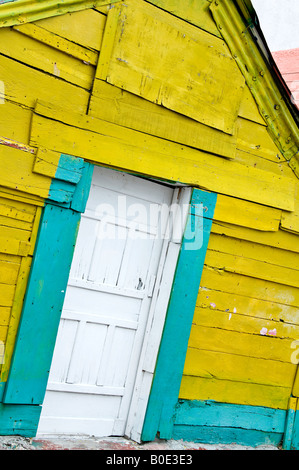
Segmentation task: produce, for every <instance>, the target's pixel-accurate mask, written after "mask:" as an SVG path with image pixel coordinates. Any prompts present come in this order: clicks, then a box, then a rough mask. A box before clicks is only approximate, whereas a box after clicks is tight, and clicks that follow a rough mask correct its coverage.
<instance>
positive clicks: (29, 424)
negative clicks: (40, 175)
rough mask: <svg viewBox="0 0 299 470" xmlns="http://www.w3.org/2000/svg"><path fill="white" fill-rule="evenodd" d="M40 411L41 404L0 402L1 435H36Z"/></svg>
mask: <svg viewBox="0 0 299 470" xmlns="http://www.w3.org/2000/svg"><path fill="white" fill-rule="evenodd" d="M0 390H1V387H0ZM0 393H1V392H0ZM40 413H41V406H30V405H6V404H3V403H0V433H1V435H2V436H3V435H4V436H5V435H7V436H11V435H21V436H25V437H34V436H35V435H36V430H37V426H38V422H39V417H40Z"/></svg>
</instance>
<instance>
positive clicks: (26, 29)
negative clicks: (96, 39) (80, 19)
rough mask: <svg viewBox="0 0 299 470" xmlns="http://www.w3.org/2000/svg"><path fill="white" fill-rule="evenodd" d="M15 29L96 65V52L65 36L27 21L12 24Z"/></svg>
mask: <svg viewBox="0 0 299 470" xmlns="http://www.w3.org/2000/svg"><path fill="white" fill-rule="evenodd" d="M13 29H14V30H15V31H18V32H19V33H22V34H24V35H25V36H28V37H30V38H32V39H34V40H36V41H39V42H41V43H42V44H46V45H47V46H50V47H53V48H54V49H57V50H58V51H61V52H64V53H65V54H67V55H70V56H72V57H75V58H76V59H79V60H81V61H83V62H87V63H88V64H91V65H97V62H98V53H97V52H96V51H92V50H90V49H87V48H85V47H82V46H79V45H78V44H75V43H73V42H71V41H69V40H67V39H65V38H62V37H60V36H58V35H57V34H54V33H52V32H49V31H47V30H46V29H44V28H41V27H40V26H38V25H36V24H31V23H27V24H24V25H20V26H14V28H13Z"/></svg>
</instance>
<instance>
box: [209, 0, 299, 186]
mask: <svg viewBox="0 0 299 470" xmlns="http://www.w3.org/2000/svg"><path fill="white" fill-rule="evenodd" d="M210 10H211V13H212V15H213V18H214V21H215V23H216V25H217V27H218V30H219V32H220V33H221V35H222V37H223V39H224V40H225V42H226V44H227V45H228V47H229V49H230V51H231V53H232V55H233V58H234V59H235V61H236V63H237V65H238V66H239V68H240V70H241V72H242V74H243V76H244V78H245V80H246V83H247V85H248V87H249V89H250V90H251V93H252V95H253V97H254V99H255V101H256V103H257V105H258V108H259V110H260V112H261V114H262V116H263V117H264V119H265V121H266V123H267V125H268V126H267V129H268V131H269V133H270V135H271V136H272V139H273V140H274V142H275V143H276V145H277V146H278V148H279V150H280V151H281V153H282V154H283V156H284V157H285V159H286V160H287V161H288V162H289V165H290V167H291V168H292V169H293V171H294V173H295V174H296V176H297V177H298V178H299V132H298V127H299V113H298V110H297V108H296V107H295V105H294V103H292V95H291V93H290V91H289V89H288V87H287V85H286V83H285V81H284V80H283V78H282V76H281V74H280V72H279V69H278V67H277V65H276V63H275V61H274V59H273V57H272V54H271V52H270V50H269V48H268V45H267V43H266V40H265V38H264V36H263V33H262V30H261V28H260V26H259V21H258V17H257V15H256V12H255V10H254V8H253V6H252V3H251V1H250V0H234V1H231V0H212V2H211V5H210Z"/></svg>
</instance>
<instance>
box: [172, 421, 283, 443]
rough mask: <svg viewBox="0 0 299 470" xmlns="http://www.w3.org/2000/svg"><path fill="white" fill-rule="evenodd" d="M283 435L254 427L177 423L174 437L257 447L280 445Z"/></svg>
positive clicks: (191, 440)
mask: <svg viewBox="0 0 299 470" xmlns="http://www.w3.org/2000/svg"><path fill="white" fill-rule="evenodd" d="M282 437H283V435H282V434H281V433H273V432H263V431H256V430H254V429H250V430H249V429H237V428H225V427H221V428H220V427H207V426H181V425H175V426H174V432H173V439H175V440H180V439H184V440H185V441H190V442H201V443H203V444H217V445H219V444H238V445H242V446H250V447H257V446H260V445H273V446H276V447H277V446H279V445H280V443H281V440H282Z"/></svg>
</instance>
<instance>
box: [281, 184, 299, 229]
mask: <svg viewBox="0 0 299 470" xmlns="http://www.w3.org/2000/svg"><path fill="white" fill-rule="evenodd" d="M281 228H282V229H283V230H287V231H290V232H293V233H296V234H298V233H299V185H298V187H297V195H296V202H295V210H294V212H285V211H283V212H282V217H281Z"/></svg>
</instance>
